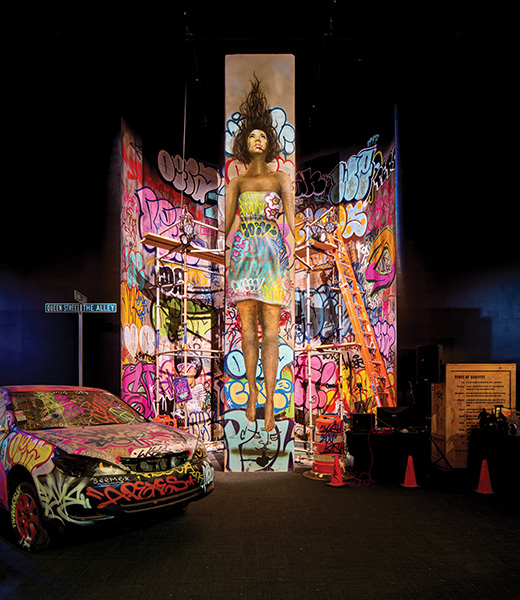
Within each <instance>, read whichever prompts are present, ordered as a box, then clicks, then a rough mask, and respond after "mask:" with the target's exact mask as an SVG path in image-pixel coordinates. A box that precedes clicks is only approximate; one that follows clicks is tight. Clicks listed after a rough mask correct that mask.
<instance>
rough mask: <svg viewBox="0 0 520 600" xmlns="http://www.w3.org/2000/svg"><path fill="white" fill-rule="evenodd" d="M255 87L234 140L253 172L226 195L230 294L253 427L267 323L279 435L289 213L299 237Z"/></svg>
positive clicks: (269, 419) (268, 381)
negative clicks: (238, 326) (280, 337)
mask: <svg viewBox="0 0 520 600" xmlns="http://www.w3.org/2000/svg"><path fill="white" fill-rule="evenodd" d="M251 83H252V87H251V90H250V92H249V94H248V95H247V96H246V98H245V100H244V101H243V103H242V104H241V106H240V115H241V117H242V120H241V122H240V127H239V130H238V131H237V133H236V134H235V137H234V142H233V155H234V157H235V158H236V159H238V160H240V161H242V162H243V163H244V164H245V165H247V169H246V171H245V173H243V174H241V175H239V176H237V177H235V178H233V179H231V181H230V182H229V183H228V185H227V189H226V239H227V238H228V236H229V233H230V231H231V229H232V228H235V227H237V225H238V229H237V231H236V233H235V235H234V237H233V242H232V247H231V250H230V259H229V269H228V274H227V292H226V294H227V298H228V300H229V301H231V302H233V303H235V304H236V306H237V309H238V313H239V316H240V324H241V330H242V354H243V356H244V364H245V371H246V379H247V382H248V386H249V397H248V401H247V406H246V418H247V420H248V421H250V422H254V421H255V420H256V405H257V400H258V394H259V390H258V386H257V381H256V372H257V365H258V358H259V348H260V340H259V336H258V324H259V323H260V327H261V347H262V350H261V365H262V372H263V377H264V393H265V405H264V410H265V417H264V418H265V430H266V431H271V430H272V429H274V427H275V418H274V393H275V387H276V375H277V370H278V358H279V342H278V330H279V325H280V313H281V308H282V307H283V306H287V305H288V304H289V303H290V301H291V299H292V282H291V276H290V270H289V252H288V248H287V245H286V241H285V240H284V237H283V234H282V232H281V231H280V227H279V226H278V222H277V219H278V218H279V216H280V215H281V214H282V213H283V215H284V217H285V222H286V223H287V225H288V226H289V229H290V232H291V234H292V236H293V238H294V192H293V184H292V181H291V178H290V177H289V175H287V174H286V173H283V172H281V171H276V170H273V169H272V168H271V167H270V166H269V164H270V163H271V162H272V161H273V160H274V159H275V158H277V157H278V156H279V155H280V152H281V148H280V145H279V142H278V139H277V135H276V130H275V128H274V125H273V121H272V117H271V113H270V110H269V106H268V104H267V99H266V97H265V94H264V92H263V90H262V87H261V84H260V82H259V80H258V79H257V78H256V77H255V79H254V81H252V82H251ZM291 244H292V242H291Z"/></svg>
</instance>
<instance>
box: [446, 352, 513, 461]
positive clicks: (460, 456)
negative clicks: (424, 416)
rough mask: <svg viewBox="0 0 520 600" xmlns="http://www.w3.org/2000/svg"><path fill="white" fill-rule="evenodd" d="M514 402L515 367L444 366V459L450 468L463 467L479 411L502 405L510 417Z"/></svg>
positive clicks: (480, 365)
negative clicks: (470, 435)
mask: <svg viewBox="0 0 520 600" xmlns="http://www.w3.org/2000/svg"><path fill="white" fill-rule="evenodd" d="M515 402H516V365H515V364H451V365H446V420H445V423H446V458H447V459H448V461H449V463H450V464H451V466H452V467H453V468H465V467H466V463H467V453H468V442H469V434H470V432H471V430H472V429H473V428H474V427H477V426H478V424H479V415H480V413H481V412H482V410H483V409H485V410H486V411H487V412H488V413H493V411H494V410H495V407H497V406H501V407H502V410H503V412H504V414H509V413H510V412H511V410H514V408H515V406H514V403H515ZM439 433H442V432H441V431H439Z"/></svg>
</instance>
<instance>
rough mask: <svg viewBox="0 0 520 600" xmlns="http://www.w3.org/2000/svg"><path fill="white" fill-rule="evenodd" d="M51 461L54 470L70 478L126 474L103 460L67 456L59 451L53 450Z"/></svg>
mask: <svg viewBox="0 0 520 600" xmlns="http://www.w3.org/2000/svg"><path fill="white" fill-rule="evenodd" d="M52 460H53V462H54V464H55V466H56V468H58V469H59V470H60V471H63V473H65V474H66V475H70V476H71V477H107V476H114V475H125V474H126V473H127V471H125V470H124V469H123V468H121V467H118V466H117V465H113V464H111V463H108V462H105V461H103V460H99V459H96V458H91V457H89V456H81V455H78V454H67V453H66V452H63V451H61V450H59V449H56V450H55V452H54V456H53V458H52Z"/></svg>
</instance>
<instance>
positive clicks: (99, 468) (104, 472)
mask: <svg viewBox="0 0 520 600" xmlns="http://www.w3.org/2000/svg"><path fill="white" fill-rule="evenodd" d="M126 473H127V471H125V470H124V469H122V468H121V467H117V466H116V465H111V464H110V463H106V462H103V461H102V460H101V461H99V462H97V463H96V466H95V468H94V470H93V473H92V477H108V476H113V475H125V474H126Z"/></svg>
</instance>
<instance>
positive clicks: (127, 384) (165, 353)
mask: <svg viewBox="0 0 520 600" xmlns="http://www.w3.org/2000/svg"><path fill="white" fill-rule="evenodd" d="M121 140H122V141H121V155H122V169H123V171H122V173H121V182H122V185H121V236H122V237H121V336H122V373H121V381H122V397H123V399H124V400H126V401H127V402H129V403H130V404H131V405H132V406H134V407H135V408H137V410H139V412H141V413H142V414H143V415H145V416H146V417H154V416H155V415H156V414H157V413H161V414H168V415H173V416H174V417H175V418H177V419H178V422H179V424H181V425H187V427H188V429H189V430H190V431H192V432H193V433H195V434H196V435H199V436H200V437H201V439H202V440H203V441H208V440H210V439H214V437H215V432H214V431H212V423H214V422H215V421H216V420H217V419H216V417H215V415H218V412H219V397H220V387H219V386H220V384H221V381H222V377H221V368H222V366H221V353H219V350H220V348H221V344H220V333H219V332H220V330H221V328H222V323H221V320H222V306H223V269H222V270H221V268H220V267H219V265H218V264H215V263H213V262H212V261H208V260H202V259H200V258H198V257H197V256H196V255H193V254H190V253H187V254H186V255H185V254H184V253H183V251H182V248H179V251H178V252H171V253H168V251H167V250H164V249H160V248H159V249H158V248H157V247H156V246H154V245H151V244H148V243H146V240H145V243H143V238H144V237H145V235H146V234H147V233H153V234H160V235H163V236H164V237H166V238H168V239H171V240H177V241H178V240H179V239H181V233H182V231H181V225H180V224H179V223H180V222H183V223H184V222H187V221H186V220H188V221H190V223H191V224H192V225H193V226H194V230H193V234H192V237H193V239H192V240H191V246H192V247H193V248H217V247H218V244H219V241H218V233H217V231H216V229H218V220H219V219H218V193H219V189H220V187H221V176H220V173H219V171H218V170H217V169H215V168H214V167H211V166H208V165H205V164H203V163H201V162H199V161H197V160H195V159H193V158H187V159H183V158H182V157H180V156H178V155H177V154H175V153H170V152H169V151H168V149H167V148H166V149H164V150H161V151H159V152H158V153H157V154H156V155H154V156H149V155H148V154H147V148H146V146H145V145H144V144H143V143H142V142H141V140H140V139H139V137H138V136H137V135H136V134H135V133H134V132H132V131H131V130H130V129H129V128H128V127H127V126H126V124H125V123H123V124H122V136H121ZM157 259H158V260H157ZM185 259H186V262H185Z"/></svg>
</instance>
